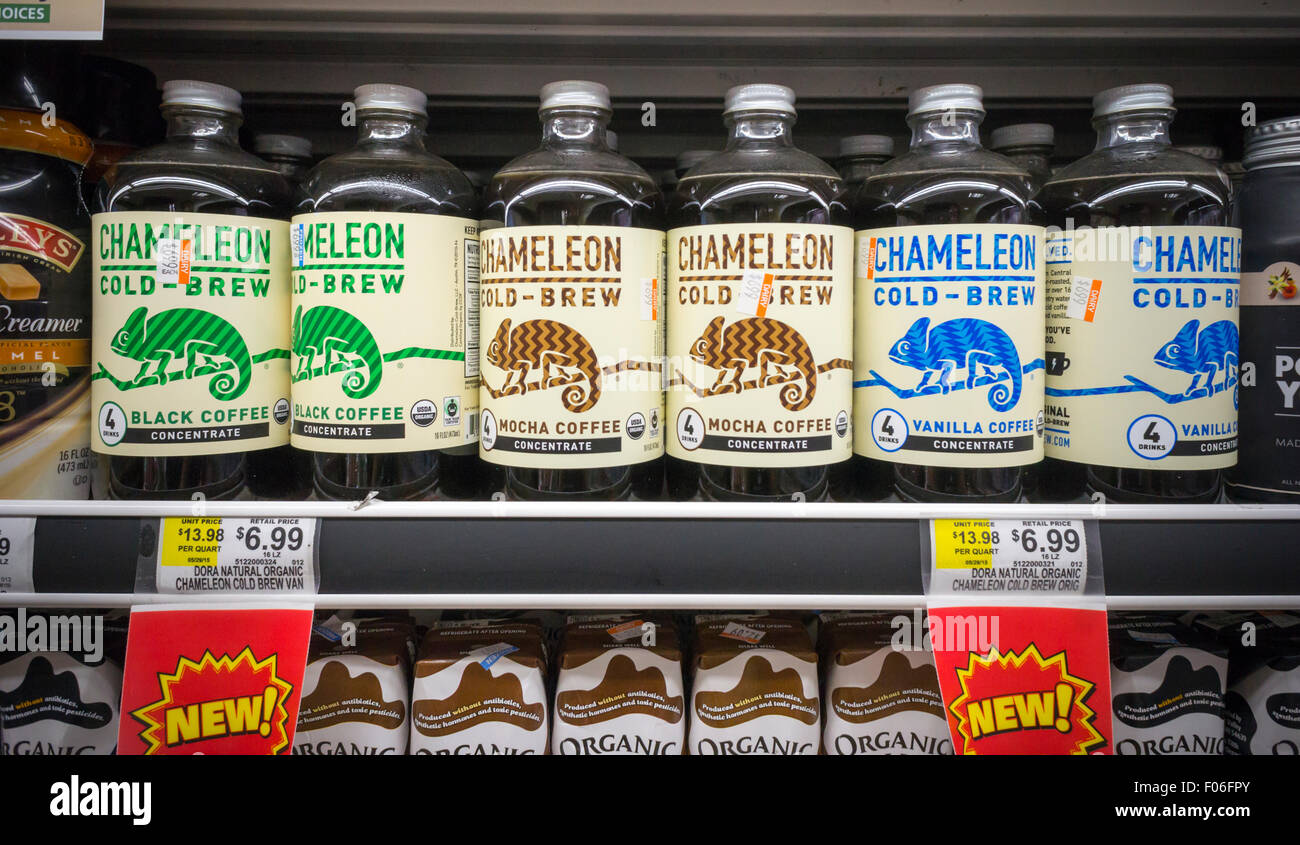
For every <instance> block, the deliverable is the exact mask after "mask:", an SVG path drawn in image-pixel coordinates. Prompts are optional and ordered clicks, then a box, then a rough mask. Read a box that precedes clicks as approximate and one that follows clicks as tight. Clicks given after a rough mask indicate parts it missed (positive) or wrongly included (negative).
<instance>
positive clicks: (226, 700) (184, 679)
mask: <svg viewBox="0 0 1300 845" xmlns="http://www.w3.org/2000/svg"><path fill="white" fill-rule="evenodd" d="M311 622H312V611H311V608H310V607H306V606H303V607H287V608H286V607H276V608H265V607H248V606H212V607H205V608H202V609H194V608H190V607H177V606H161V605H160V606H158V607H145V608H136V609H134V610H133V611H132V613H131V627H130V630H129V633H128V636H127V647H126V668H125V671H124V677H123V683H122V719H121V723H120V724H121V727H120V728H119V733H118V753H119V754H283V753H287V752H288V750H289V748H290V745H291V743H292V741H293V731H294V727H295V725H296V724H297V721H298V703H299V699H300V698H301V695H300V687H301V686H302V678H303V672H304V670H305V668H306V665H307V643H308V639H309V637H310V636H311Z"/></svg>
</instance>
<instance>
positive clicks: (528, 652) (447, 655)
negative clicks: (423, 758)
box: [411, 620, 548, 754]
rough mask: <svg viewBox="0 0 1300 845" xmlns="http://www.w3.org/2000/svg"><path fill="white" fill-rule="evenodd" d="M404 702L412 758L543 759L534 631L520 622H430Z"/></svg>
mask: <svg viewBox="0 0 1300 845" xmlns="http://www.w3.org/2000/svg"><path fill="white" fill-rule="evenodd" d="M411 698H412V721H411V752H412V753H413V754H544V753H546V741H547V720H548V714H547V709H546V649H545V647H544V645H543V632H542V629H541V628H540V627H538V626H537V625H536V624H534V623H532V622H526V621H521V620H463V621H459V622H440V623H437V624H435V625H434V626H433V627H431V628H430V629H429V632H428V633H427V634H426V635H425V637H424V642H423V643H422V644H421V645H420V654H419V658H418V659H417V660H416V663H415V684H414V689H413V691H412V694H411Z"/></svg>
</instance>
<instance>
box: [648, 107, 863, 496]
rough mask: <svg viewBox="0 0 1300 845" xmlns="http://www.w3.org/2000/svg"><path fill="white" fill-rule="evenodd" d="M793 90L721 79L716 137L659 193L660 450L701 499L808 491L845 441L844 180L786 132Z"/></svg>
mask: <svg viewBox="0 0 1300 845" xmlns="http://www.w3.org/2000/svg"><path fill="white" fill-rule="evenodd" d="M794 104H795V96H794V92H793V91H791V90H790V89H789V88H786V87H785V86H782V85H739V86H736V87H734V88H732V89H731V90H729V91H728V92H727V95H726V100H725V107H724V111H723V120H724V121H725V123H726V125H727V128H728V130H729V137H728V139H727V145H726V148H725V149H724V150H723V152H721V153H719V154H716V155H713V156H710V157H708V158H706V159H705V160H703V161H702V162H700V163H699V164H696V165H695V166H694V167H693V168H691V170H690V171H688V172H687V173H686V175H685V176H683V177H682V179H681V181H680V182H679V183H678V185H677V191H676V193H675V194H674V196H673V198H672V199H671V201H670V204H669V226H670V227H671V229H670V231H669V233H668V309H669V315H668V355H669V358H668V370H669V372H668V373H667V377H668V381H667V383H666V384H667V387H668V408H669V411H668V419H667V425H668V450H669V455H670V456H671V457H673V458H676V459H678V461H679V462H685V463H687V464H694V465H696V468H697V472H698V479H699V489H700V492H701V494H702V495H703V496H704V497H705V498H706V499H716V500H748V501H762V500H779V499H790V498H791V497H801V498H804V499H807V500H813V501H815V500H819V499H822V498H824V497H825V495H826V490H827V467H828V466H829V465H831V464H835V463H838V462H840V461H844V460H847V459H848V457H849V454H850V452H851V445H850V444H851V426H850V419H849V412H850V403H851V401H852V360H851V356H852V354H853V353H852V335H853V287H852V268H853V244H852V230H851V229H850V228H849V227H848V225H847V224H848V208H847V207H846V206H845V204H844V181H843V180H842V179H841V178H840V176H839V174H838V173H836V172H835V170H834V169H833V168H831V166H830V165H828V164H826V163H825V162H823V161H822V160H820V159H818V158H816V157H815V156H812V155H810V154H808V153H806V152H804V151H802V150H800V149H799V148H798V147H796V146H795V145H794V138H793V129H794V123H795V107H794ZM681 465H682V464H681V463H678V464H676V465H675V466H677V467H680V466H681ZM677 482H680V479H677ZM673 486H674V487H680V486H684V485H682V484H680V483H675V484H674V485H673Z"/></svg>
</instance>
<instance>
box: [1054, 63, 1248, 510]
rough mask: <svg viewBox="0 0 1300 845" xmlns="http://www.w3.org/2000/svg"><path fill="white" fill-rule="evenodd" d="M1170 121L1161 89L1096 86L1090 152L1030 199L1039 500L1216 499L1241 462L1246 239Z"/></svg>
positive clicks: (1208, 171)
mask: <svg viewBox="0 0 1300 845" xmlns="http://www.w3.org/2000/svg"><path fill="white" fill-rule="evenodd" d="M1173 119H1174V100H1173V94H1172V91H1171V90H1170V88H1169V86H1167V85H1125V86H1121V87H1119V88H1111V89H1108V90H1106V91H1102V92H1101V93H1100V94H1098V95H1097V96H1096V97H1094V98H1093V126H1095V127H1096V129H1097V146H1096V149H1095V150H1094V151H1093V152H1092V153H1091V154H1089V155H1087V156H1084V157H1083V158H1081V159H1079V160H1078V161H1076V162H1074V163H1073V164H1071V165H1070V166H1068V167H1066V168H1064V169H1063V170H1061V171H1060V172H1059V173H1057V174H1056V175H1055V176H1054V177H1053V178H1052V179H1051V180H1050V181H1049V182H1048V183H1047V184H1046V186H1044V187H1043V189H1042V191H1041V192H1040V193H1039V195H1038V197H1037V201H1038V202H1039V203H1040V204H1041V205H1042V207H1043V209H1044V211H1045V212H1046V214H1047V222H1048V224H1049V229H1048V233H1049V236H1048V240H1047V260H1048V274H1047V295H1048V310H1047V415H1046V431H1047V445H1046V449H1047V455H1048V457H1049V458H1052V459H1054V460H1053V462H1052V463H1051V464H1050V465H1047V466H1044V469H1043V473H1042V480H1041V491H1040V495H1041V496H1042V498H1045V499H1070V498H1075V497H1077V496H1079V495H1081V494H1082V493H1084V492H1085V489H1086V492H1088V493H1090V494H1093V495H1096V494H1100V495H1104V496H1105V497H1106V498H1107V499H1109V500H1112V501H1118V502H1134V503H1160V502H1210V501H1214V500H1215V499H1216V498H1217V497H1218V495H1219V490H1220V471H1221V470H1222V469H1223V468H1225V467H1230V466H1232V465H1233V463H1235V462H1236V458H1237V392H1238V390H1237V387H1238V385H1237V382H1238V364H1237V360H1238V359H1237V356H1238V349H1237V347H1238V330H1237V313H1238V304H1237V303H1238V298H1239V295H1240V287H1239V283H1240V272H1241V232H1240V230H1238V229H1235V228H1231V227H1229V226H1228V225H1227V222H1228V220H1227V213H1228V182H1227V179H1226V177H1225V176H1224V175H1223V174H1222V172H1220V171H1219V170H1218V168H1216V167H1215V166H1214V165H1213V164H1210V163H1209V162H1206V161H1204V160H1203V159H1200V158H1198V157H1196V156H1194V155H1191V154H1188V153H1184V152H1180V151H1178V150H1175V149H1173V148H1172V147H1171V146H1170V138H1169V124H1170V123H1171V122H1172V121H1173ZM1058 461H1059V462H1068V464H1069V465H1062V464H1061V463H1058Z"/></svg>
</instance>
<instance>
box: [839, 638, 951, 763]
mask: <svg viewBox="0 0 1300 845" xmlns="http://www.w3.org/2000/svg"><path fill="white" fill-rule="evenodd" d="M894 618H895V615H894V614H892V613H827V614H823V615H822V629H821V651H822V659H823V664H822V665H823V667H824V670H823V671H824V677H825V688H824V696H823V706H824V708H825V713H826V729H825V731H824V732H823V736H822V742H823V746H824V749H825V751H826V753H827V754H951V753H952V737H951V735H950V734H949V732H948V720H947V718H946V717H945V716H944V709H943V696H942V695H941V694H940V692H939V676H938V674H937V673H936V671H935V667H934V654H933V653H932V652H930V651H926V650H924V649H919V648H917V649H913V648H903V647H901V646H899V645H897V644H895V642H894V634H895V632H896V630H897V629H896V628H895V626H894V625H893V619H894Z"/></svg>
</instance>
